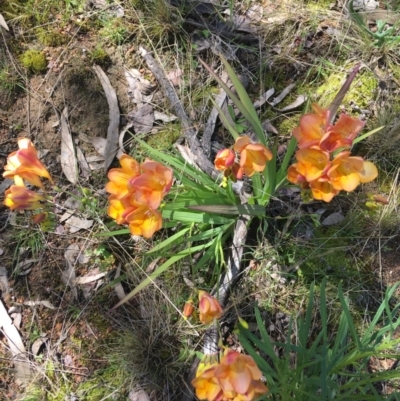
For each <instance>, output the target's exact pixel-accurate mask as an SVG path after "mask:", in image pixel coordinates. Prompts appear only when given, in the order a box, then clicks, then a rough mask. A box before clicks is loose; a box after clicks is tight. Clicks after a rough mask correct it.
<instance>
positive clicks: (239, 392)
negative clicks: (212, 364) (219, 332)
mask: <svg viewBox="0 0 400 401" xmlns="http://www.w3.org/2000/svg"><path fill="white" fill-rule="evenodd" d="M214 374H215V376H216V377H217V378H218V379H219V382H220V384H221V387H222V390H223V395H224V398H223V399H227V400H243V401H252V400H253V399H254V398H257V397H259V396H260V395H261V394H264V393H266V392H267V391H268V389H267V387H266V386H265V384H264V383H262V382H261V381H260V379H261V376H262V375H261V371H260V369H258V367H257V365H256V363H255V362H254V360H253V358H252V357H251V356H249V355H243V354H240V353H239V352H236V351H233V350H231V349H227V350H226V351H225V355H224V356H223V358H222V359H221V361H220V364H219V365H218V366H217V368H216V369H215V371H214Z"/></svg>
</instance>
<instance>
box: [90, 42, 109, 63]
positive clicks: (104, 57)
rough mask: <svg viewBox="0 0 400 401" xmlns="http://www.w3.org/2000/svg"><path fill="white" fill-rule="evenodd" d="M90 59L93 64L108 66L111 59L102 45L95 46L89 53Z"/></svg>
mask: <svg viewBox="0 0 400 401" xmlns="http://www.w3.org/2000/svg"><path fill="white" fill-rule="evenodd" d="M90 60H91V62H92V63H93V64H97V65H101V66H104V67H108V66H110V65H111V59H110V57H109V56H108V54H107V52H106V51H105V50H104V49H103V48H102V47H96V48H95V49H94V50H93V51H92V52H91V53H90Z"/></svg>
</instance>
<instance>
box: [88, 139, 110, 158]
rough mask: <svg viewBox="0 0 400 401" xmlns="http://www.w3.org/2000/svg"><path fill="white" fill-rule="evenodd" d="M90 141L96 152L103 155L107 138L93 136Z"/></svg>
mask: <svg viewBox="0 0 400 401" xmlns="http://www.w3.org/2000/svg"><path fill="white" fill-rule="evenodd" d="M90 142H91V143H92V145H93V146H94V148H95V149H96V151H97V153H98V154H99V155H101V156H103V157H104V155H105V153H106V148H107V139H106V138H101V137H95V138H92V139H91V141H90Z"/></svg>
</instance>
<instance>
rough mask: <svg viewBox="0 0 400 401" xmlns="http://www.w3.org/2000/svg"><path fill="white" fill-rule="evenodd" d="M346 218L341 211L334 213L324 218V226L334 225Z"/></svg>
mask: <svg viewBox="0 0 400 401" xmlns="http://www.w3.org/2000/svg"><path fill="white" fill-rule="evenodd" d="M343 220H344V216H343V214H342V213H340V212H336V213H332V214H330V215H329V216H328V217H327V218H325V219H324V220H322V225H323V226H334V225H336V224H339V223H341V222H342V221H343Z"/></svg>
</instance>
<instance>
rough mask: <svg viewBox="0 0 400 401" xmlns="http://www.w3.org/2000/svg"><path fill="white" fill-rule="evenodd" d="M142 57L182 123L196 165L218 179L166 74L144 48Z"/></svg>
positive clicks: (140, 48) (217, 174) (141, 52)
mask: <svg viewBox="0 0 400 401" xmlns="http://www.w3.org/2000/svg"><path fill="white" fill-rule="evenodd" d="M139 52H140V55H141V56H142V57H143V58H144V59H145V61H146V63H147V66H148V67H149V69H150V71H151V72H152V73H153V75H154V76H155V77H156V79H157V81H158V83H159V84H160V85H161V87H162V88H163V90H164V93H165V96H166V97H167V98H168V100H169V101H170V103H171V105H172V108H173V109H174V112H175V114H176V115H177V117H178V119H179V120H180V121H181V123H182V127H183V134H184V136H185V138H186V140H187V143H188V145H189V148H190V150H191V152H192V153H193V155H194V158H195V160H194V161H195V163H196V164H197V165H198V166H199V167H200V168H201V169H202V170H203V171H204V172H205V173H206V174H208V175H209V176H211V177H212V178H214V179H218V177H219V176H220V174H219V173H218V172H217V171H216V170H215V169H214V165H213V164H212V163H211V161H210V160H209V159H208V158H207V157H206V155H205V153H204V149H203V147H202V146H201V143H200V141H199V139H198V138H197V132H196V130H194V129H193V124H192V122H191V121H190V119H189V117H188V116H187V115H186V112H185V109H184V108H183V106H182V103H181V101H180V100H179V98H178V96H177V94H176V92H175V89H174V87H173V86H172V84H171V82H170V81H169V80H168V78H167V77H166V76H165V73H164V71H163V69H162V68H161V66H160V65H159V63H158V62H157V61H156V60H155V58H154V57H153V56H152V55H151V54H150V53H149V52H148V51H147V50H146V49H144V48H143V47H142V46H140V47H139Z"/></svg>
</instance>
